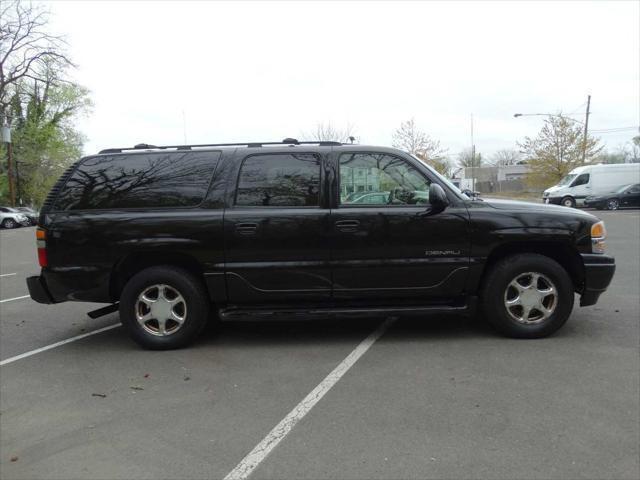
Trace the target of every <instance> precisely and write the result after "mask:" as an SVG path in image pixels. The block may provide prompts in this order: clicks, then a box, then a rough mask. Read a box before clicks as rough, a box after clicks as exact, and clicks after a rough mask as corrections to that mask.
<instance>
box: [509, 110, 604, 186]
mask: <svg viewBox="0 0 640 480" xmlns="http://www.w3.org/2000/svg"><path fill="white" fill-rule="evenodd" d="M518 145H519V147H520V149H521V150H522V151H523V152H524V155H525V157H526V158H527V163H528V164H529V168H530V170H529V173H528V174H527V177H526V181H527V183H528V184H529V185H531V186H532V187H548V186H549V185H554V184H556V183H557V182H558V181H559V180H560V179H561V178H562V177H564V176H565V175H566V174H567V173H569V172H570V171H571V170H573V169H574V168H575V167H578V166H580V165H582V164H583V163H582V154H583V148H584V149H585V151H586V154H585V162H586V163H590V162H592V161H593V160H594V159H595V158H596V156H597V155H598V154H599V153H600V152H601V151H602V148H603V147H602V146H601V145H600V140H599V139H597V138H595V137H592V136H591V135H588V136H587V138H586V141H585V139H584V134H583V130H582V126H581V125H579V124H576V123H575V122H573V121H571V120H570V119H568V118H566V117H563V116H560V115H558V116H555V115H554V116H549V117H547V118H546V119H545V121H544V125H543V127H542V129H541V130H540V132H539V133H538V135H537V136H536V137H535V138H530V137H525V139H524V141H523V142H522V143H519V144H518Z"/></svg>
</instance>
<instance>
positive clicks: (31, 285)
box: [27, 275, 57, 304]
mask: <svg viewBox="0 0 640 480" xmlns="http://www.w3.org/2000/svg"><path fill="white" fill-rule="evenodd" d="M27 288H28V289H29V295H30V296H31V299H32V300H34V301H36V302H38V303H45V304H51V303H57V302H55V301H54V299H53V297H52V296H51V293H49V289H48V288H47V284H46V282H45V280H44V278H42V277H41V276H38V275H36V276H34V277H29V278H27Z"/></svg>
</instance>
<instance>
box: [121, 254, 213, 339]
mask: <svg viewBox="0 0 640 480" xmlns="http://www.w3.org/2000/svg"><path fill="white" fill-rule="evenodd" d="M154 285H166V286H168V287H170V290H172V291H174V292H178V294H179V295H181V297H182V299H183V300H184V301H181V302H180V303H181V306H182V307H183V308H184V321H183V323H182V324H181V326H179V327H178V328H176V330H175V331H174V332H173V333H167V334H166V335H165V336H159V328H158V332H157V333H156V334H153V333H151V332H150V331H149V330H152V329H153V322H154V320H150V321H149V322H150V323H148V324H145V326H143V325H142V324H141V323H139V322H138V320H137V317H136V315H137V311H138V309H139V308H140V303H139V298H138V297H139V296H140V295H141V294H142V293H143V292H145V290H148V289H149V288H153V286H154ZM142 307H144V305H142ZM172 308H173V307H172ZM210 308H211V303H210V300H209V295H208V293H207V290H206V289H205V287H204V285H203V283H202V281H200V280H199V279H198V278H197V277H196V276H194V275H193V274H192V273H190V272H189V271H187V270H185V269H182V268H179V267H174V266H157V267H150V268H147V269H145V270H142V271H141V272H139V273H137V274H136V275H134V276H133V277H132V278H131V279H130V280H129V281H128V282H127V284H126V285H125V287H124V290H123V291H122V295H121V296H120V320H121V322H122V324H123V325H124V326H125V328H126V329H127V331H128V332H129V335H130V336H131V338H132V339H133V340H134V341H135V342H136V343H138V344H139V345H140V346H142V347H144V348H148V349H150V350H169V349H174V348H182V347H184V346H186V345H188V344H189V343H191V342H192V341H193V340H194V339H195V338H196V337H197V336H198V335H199V334H200V332H201V331H202V330H203V328H204V326H205V325H206V323H207V321H208V319H209V310H210ZM149 313H151V310H149ZM157 324H158V322H157V321H156V325H157ZM176 325H177V324H176ZM168 330H169V329H167V331H168Z"/></svg>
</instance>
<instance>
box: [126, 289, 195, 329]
mask: <svg viewBox="0 0 640 480" xmlns="http://www.w3.org/2000/svg"><path fill="white" fill-rule="evenodd" d="M135 310H136V312H135V313H136V320H137V321H138V323H139V324H140V326H141V327H142V328H143V329H144V330H145V331H146V332H148V333H150V334H152V335H156V336H159V337H164V336H167V335H171V334H173V333H176V332H177V331H178V330H180V327H182V325H183V324H184V321H185V320H186V318H187V303H186V302H185V300H184V298H183V297H182V295H181V294H180V292H179V291H178V290H176V289H175V288H173V287H171V286H169V285H163V284H159V285H152V286H150V287H147V288H145V289H144V290H143V291H142V293H141V294H140V295H138V299H137V300H136V305H135Z"/></svg>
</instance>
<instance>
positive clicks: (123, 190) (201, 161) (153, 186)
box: [55, 152, 220, 210]
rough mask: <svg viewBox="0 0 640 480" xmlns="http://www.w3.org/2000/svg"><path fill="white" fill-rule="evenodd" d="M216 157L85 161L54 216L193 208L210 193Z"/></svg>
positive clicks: (176, 154)
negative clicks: (73, 212) (64, 212)
mask: <svg viewBox="0 0 640 480" xmlns="http://www.w3.org/2000/svg"><path fill="white" fill-rule="evenodd" d="M219 157H220V153H219V152H162V153H138V154H130V155H126V154H125V155H122V154H119V155H104V156H96V157H90V158H87V159H85V160H83V161H82V162H81V163H80V165H79V166H78V168H77V169H76V170H75V172H73V174H72V175H71V176H70V177H69V179H68V180H67V182H66V184H65V185H64V188H63V189H62V190H61V192H60V194H59V195H58V199H57V201H56V203H55V210H91V209H116V208H118V209H120V208H163V207H165V208H166V207H194V206H197V205H199V204H200V203H201V202H202V200H203V198H204V196H205V194H206V193H207V189H208V187H209V182H210V180H211V176H212V175H213V172H214V170H215V167H216V165H217V162H218V159H219Z"/></svg>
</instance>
